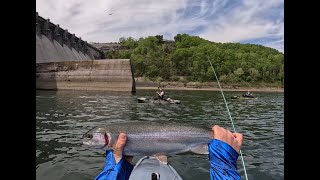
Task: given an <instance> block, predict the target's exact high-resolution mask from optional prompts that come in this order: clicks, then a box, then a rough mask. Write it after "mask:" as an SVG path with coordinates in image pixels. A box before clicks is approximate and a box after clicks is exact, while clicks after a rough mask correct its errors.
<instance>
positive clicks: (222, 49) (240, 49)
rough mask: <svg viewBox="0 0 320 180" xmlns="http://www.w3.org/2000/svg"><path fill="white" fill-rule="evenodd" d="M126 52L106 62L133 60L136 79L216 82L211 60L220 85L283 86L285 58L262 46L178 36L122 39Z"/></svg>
mask: <svg viewBox="0 0 320 180" xmlns="http://www.w3.org/2000/svg"><path fill="white" fill-rule="evenodd" d="M119 42H120V44H121V46H123V47H124V48H123V49H122V50H119V51H108V52H106V57H107V58H112V59H113V58H121V59H122V58H124V59H131V63H132V67H133V70H134V75H135V77H147V78H149V79H151V80H155V79H159V78H160V79H162V80H166V81H179V80H182V79H183V80H186V81H196V82H207V81H213V80H214V79H215V78H214V74H213V71H212V68H211V66H210V63H209V61H208V59H209V60H210V61H211V63H212V65H213V66H214V68H215V71H216V73H217V76H218V77H219V79H220V81H221V82H225V83H237V82H269V83H274V82H279V83H281V84H283V78H284V54H283V53H281V52H279V51H277V50H275V49H272V48H269V47H264V46H262V45H254V44H240V43H217V42H211V41H208V40H205V39H203V38H200V37H198V36H190V35H188V34H177V35H176V36H175V37H174V40H164V39H163V36H162V35H157V36H149V37H146V38H139V39H134V38H132V37H128V38H124V37H122V38H120V39H119Z"/></svg>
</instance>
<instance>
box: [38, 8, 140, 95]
mask: <svg viewBox="0 0 320 180" xmlns="http://www.w3.org/2000/svg"><path fill="white" fill-rule="evenodd" d="M36 27H37V28H36V54H37V55H36V63H37V64H36V88H37V89H44V90H59V89H70V90H107V91H128V92H135V91H136V87H135V80H134V76H133V72H132V67H131V62H130V59H104V53H103V52H102V51H101V50H99V49H98V48H96V47H94V46H92V45H90V44H88V43H87V42H85V41H82V40H81V38H78V37H76V36H75V35H74V34H70V33H68V30H63V29H61V28H60V27H59V25H55V24H52V23H51V22H50V20H49V19H47V20H45V19H44V18H42V17H40V16H38V13H36Z"/></svg>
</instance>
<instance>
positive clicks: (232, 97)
mask: <svg viewBox="0 0 320 180" xmlns="http://www.w3.org/2000/svg"><path fill="white" fill-rule="evenodd" d="M231 99H258V98H257V97H253V96H250V97H244V96H231Z"/></svg>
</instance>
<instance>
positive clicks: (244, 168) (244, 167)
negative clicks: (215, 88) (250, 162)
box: [208, 58, 248, 180]
mask: <svg viewBox="0 0 320 180" xmlns="http://www.w3.org/2000/svg"><path fill="white" fill-rule="evenodd" d="M208 61H209V63H210V65H211V68H212V70H213V73H214V76H215V77H216V80H217V82H218V85H219V88H220V91H221V94H222V97H223V100H224V103H225V105H226V107H227V111H228V114H229V118H230V120H231V123H232V127H233V131H234V132H236V129H235V128H234V124H233V120H232V117H231V113H230V111H229V107H228V104H227V101H226V98H225V97H224V94H223V91H222V88H221V86H220V83H219V79H218V77H217V74H216V72H215V71H214V68H213V66H212V64H211V61H210V59H209V58H208ZM240 157H241V161H242V166H243V170H244V175H245V177H246V180H248V176H247V170H246V166H245V164H244V160H243V156H242V152H241V149H240Z"/></svg>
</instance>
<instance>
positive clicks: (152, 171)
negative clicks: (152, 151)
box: [129, 156, 182, 180]
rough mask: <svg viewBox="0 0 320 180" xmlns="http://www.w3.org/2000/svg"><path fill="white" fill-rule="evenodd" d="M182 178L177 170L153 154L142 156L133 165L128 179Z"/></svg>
mask: <svg viewBox="0 0 320 180" xmlns="http://www.w3.org/2000/svg"><path fill="white" fill-rule="evenodd" d="M141 179H151V180H160V179H165V180H182V178H181V176H180V175H179V174H178V173H177V171H176V170H175V169H174V168H173V167H172V166H171V165H170V164H169V163H168V162H166V161H164V162H161V161H159V160H158V159H157V158H156V157H155V156H144V157H142V158H141V159H140V160H139V161H138V162H137V164H136V165H135V166H134V168H133V170H132V172H131V175H130V177H129V180H141Z"/></svg>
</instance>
